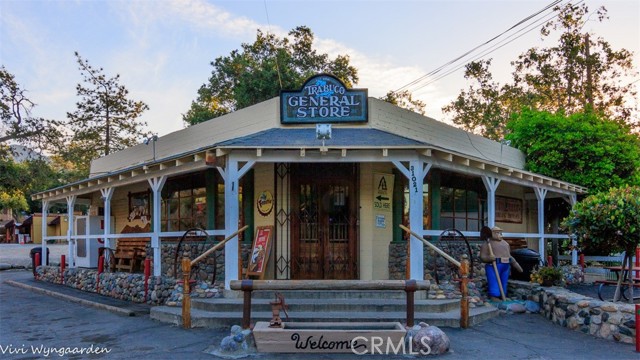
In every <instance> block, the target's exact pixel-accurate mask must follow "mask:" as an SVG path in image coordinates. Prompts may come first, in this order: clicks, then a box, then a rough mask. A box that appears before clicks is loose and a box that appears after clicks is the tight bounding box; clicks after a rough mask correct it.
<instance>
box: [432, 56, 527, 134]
mask: <svg viewBox="0 0 640 360" xmlns="http://www.w3.org/2000/svg"><path fill="white" fill-rule="evenodd" d="M489 66H491V60H480V61H477V62H476V61H474V62H471V63H469V64H467V65H466V66H465V74H464V77H465V79H467V80H474V81H475V82H477V84H476V86H474V85H471V86H469V89H468V90H466V91H465V90H462V91H461V92H460V94H459V95H458V97H457V98H456V99H455V100H454V101H453V102H452V103H451V104H449V105H447V106H445V107H443V108H442V111H444V112H445V113H453V115H454V116H453V122H454V124H457V125H460V126H462V128H463V129H465V130H467V131H472V132H476V133H479V134H480V135H482V136H484V137H486V138H489V139H492V140H500V139H502V138H503V136H504V135H503V133H504V127H505V124H506V123H507V122H508V120H509V117H510V114H512V113H514V112H516V111H517V110H519V109H520V106H521V105H520V104H521V100H522V96H521V94H520V92H519V89H517V88H514V87H512V86H510V85H504V86H500V85H499V84H498V83H496V82H495V81H493V77H492V75H491V72H490V71H489Z"/></svg>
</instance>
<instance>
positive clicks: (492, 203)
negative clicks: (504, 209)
mask: <svg viewBox="0 0 640 360" xmlns="http://www.w3.org/2000/svg"><path fill="white" fill-rule="evenodd" d="M482 182H483V183H484V187H485V188H486V189H487V212H488V214H487V217H488V219H487V220H488V221H487V226H489V227H490V228H492V227H494V226H496V190H498V185H500V179H497V178H494V177H490V176H486V175H482Z"/></svg>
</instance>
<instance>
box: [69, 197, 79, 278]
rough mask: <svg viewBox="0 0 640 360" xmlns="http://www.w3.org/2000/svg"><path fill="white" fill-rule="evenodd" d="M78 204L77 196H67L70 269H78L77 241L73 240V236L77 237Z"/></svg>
mask: <svg viewBox="0 0 640 360" xmlns="http://www.w3.org/2000/svg"><path fill="white" fill-rule="evenodd" d="M75 204H76V196H75V195H70V196H67V217H68V218H69V228H68V229H67V243H68V244H69V269H73V268H75V267H76V256H75V253H76V251H75V250H76V249H75V242H76V241H77V240H71V236H72V235H75V231H76V226H75V224H74V221H73V209H74V207H75Z"/></svg>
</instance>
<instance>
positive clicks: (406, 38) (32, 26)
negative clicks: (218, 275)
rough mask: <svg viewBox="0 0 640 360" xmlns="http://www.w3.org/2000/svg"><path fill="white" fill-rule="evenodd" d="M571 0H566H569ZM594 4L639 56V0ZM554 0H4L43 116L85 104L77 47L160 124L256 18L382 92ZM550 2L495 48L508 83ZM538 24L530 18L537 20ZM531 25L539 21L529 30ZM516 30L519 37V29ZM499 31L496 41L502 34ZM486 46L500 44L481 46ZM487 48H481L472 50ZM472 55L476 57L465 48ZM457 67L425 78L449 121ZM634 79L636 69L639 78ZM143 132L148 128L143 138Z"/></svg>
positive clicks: (168, 128)
mask: <svg viewBox="0 0 640 360" xmlns="http://www.w3.org/2000/svg"><path fill="white" fill-rule="evenodd" d="M566 1H568V0H565V2H566ZM577 1H579V0H573V2H577ZM585 1H586V4H587V5H588V6H589V8H590V9H595V8H597V7H599V6H605V7H606V8H607V10H608V14H609V20H606V21H605V22H604V23H598V22H596V21H594V20H590V21H588V22H587V23H586V24H585V29H587V30H588V31H591V32H593V33H595V34H596V35H599V36H602V37H603V38H604V39H606V40H607V41H608V42H609V43H610V44H611V45H612V47H613V48H614V49H616V50H618V49H620V48H625V49H627V50H629V51H632V52H633V53H634V64H635V67H636V69H638V68H640V1H638V0H599V1H595V0H585ZM551 2H552V1H551V0H510V1H508V0H500V1H497V0H482V1H481V0H448V1H446V0H413V1H404V0H398V1H391V0H387V1H364V0H363V1H355V0H351V1H319V0H316V1H302V0H298V1H278V0H259V1H258V0H244V1H213V0H157V1H151V0H146V1H140V0H133V1H117V0H113V1H101V0H93V1H87V0H64V1H62V0H52V1H43V0H0V64H1V65H3V66H5V68H6V69H7V70H8V71H9V72H10V73H12V74H13V75H15V78H16V80H17V82H18V83H19V84H20V85H21V86H22V87H23V88H25V89H27V90H28V96H29V98H30V99H31V100H32V101H33V102H35V103H36V104H37V106H36V107H35V108H34V110H33V114H32V115H34V116H38V117H44V118H51V119H58V120H64V119H65V118H66V113H67V112H73V111H74V110H75V103H76V101H78V100H79V99H78V98H77V96H76V91H75V87H76V85H77V84H78V83H80V82H82V77H81V75H80V72H79V70H78V66H77V62H76V59H75V57H74V52H75V51H78V52H79V53H80V55H81V56H82V57H83V58H85V59H87V60H88V61H89V63H90V64H91V65H92V66H94V67H102V68H104V71H105V73H106V74H107V75H108V76H115V75H116V74H120V76H121V83H122V84H123V85H125V86H126V87H127V88H128V90H129V91H130V97H131V98H132V99H134V100H142V101H144V102H145V103H147V105H149V108H150V110H148V111H146V112H145V113H144V114H143V116H142V120H143V121H145V122H146V123H147V124H148V130H150V131H152V132H154V133H156V134H158V135H161V136H162V135H165V134H167V133H170V132H173V131H176V130H179V129H182V128H183V127H184V126H185V125H184V123H183V121H182V114H183V113H185V112H186V111H187V110H188V109H189V106H190V104H191V101H192V100H194V99H195V98H196V96H197V90H198V88H199V87H200V86H201V85H202V84H203V83H205V82H206V81H207V79H208V78H209V76H210V74H211V70H212V67H211V65H210V63H211V62H212V61H213V60H214V59H215V58H217V57H220V56H227V55H228V54H229V53H230V52H231V51H232V50H234V49H239V48H240V46H241V44H242V43H251V42H253V41H254V40H255V36H256V30H257V29H261V30H262V31H263V32H270V33H275V34H277V35H279V36H284V35H286V33H287V32H288V31H289V30H291V29H293V28H295V27H297V26H300V25H305V26H308V27H309V28H311V30H312V31H313V33H314V34H315V47H316V49H317V50H318V51H320V52H324V53H328V54H329V55H330V56H331V57H332V58H333V57H335V56H336V55H338V54H343V55H344V54H346V55H349V57H350V60H351V64H352V65H354V66H355V67H356V68H357V69H358V72H359V77H360V81H359V82H358V84H357V85H356V87H357V88H367V89H369V96H374V97H380V96H383V95H384V94H386V93H387V91H389V90H396V89H398V88H400V87H402V86H403V85H405V84H407V83H409V82H411V81H413V80H415V79H417V78H420V77H421V76H423V75H425V74H427V73H429V72H431V71H433V70H434V69H437V68H438V67H440V66H441V65H443V64H445V63H447V62H449V61H450V60H452V59H455V58H456V57H458V56H459V55H462V54H464V53H465V52H467V51H469V50H471V49H473V48H474V47H476V46H478V45H480V44H483V43H484V42H486V41H487V40H489V39H491V38H493V37H494V36H496V35H498V34H500V33H502V32H504V31H505V30H507V29H509V28H510V27H511V26H513V25H515V24H516V23H517V22H519V21H520V20H522V19H524V18H526V17H527V16H529V15H531V14H533V13H535V12H537V11H539V10H541V9H543V8H544V7H545V6H547V5H548V4H550V3H551ZM550 14H551V13H550V12H549V11H547V12H545V13H544V14H543V16H540V17H537V18H535V19H536V20H539V21H537V22H536V21H531V22H528V23H526V24H525V26H521V27H518V28H517V30H520V29H522V32H520V33H517V34H514V33H515V31H513V32H510V33H507V36H508V35H510V34H514V35H513V36H512V37H511V38H508V39H505V37H501V38H499V39H498V40H497V41H499V40H502V39H505V42H504V43H502V44H501V45H503V46H501V47H500V48H499V49H496V50H495V51H493V52H490V53H489V54H487V55H485V56H484V58H493V62H492V68H491V70H492V72H493V74H494V78H495V79H496V80H497V81H498V82H501V83H504V82H506V81H508V80H510V79H511V76H510V74H511V72H512V68H511V65H510V62H511V61H512V60H515V59H516V58H517V56H518V55H519V54H521V53H523V52H524V51H526V50H527V49H529V48H531V47H536V46H537V47H545V46H551V45H553V42H552V41H550V40H546V41H542V40H541V37H540V34H539V28H540V26H539V25H538V26H536V23H539V22H540V21H542V20H543V19H545V18H548V16H550ZM529 25H530V26H529ZM529 29H531V31H528V32H527V30H529ZM511 40H512V41H511ZM497 41H494V42H493V43H492V44H500V43H497ZM481 50H485V51H488V50H490V48H488V47H486V48H482V49H481ZM474 54H475V55H476V56H480V55H481V54H482V51H479V52H476V53H474ZM465 59H470V58H468V57H467V58H465ZM463 65H464V62H457V63H456V64H455V66H453V67H449V68H448V69H452V70H453V69H455V68H459V70H457V71H455V72H452V73H451V74H450V75H448V76H446V77H443V78H441V79H439V80H437V81H431V80H433V79H434V78H433V77H432V78H430V79H431V80H430V81H428V82H429V84H428V85H427V86H423V85H425V84H426V83H425V82H422V83H421V86H423V87H421V88H420V89H416V87H412V88H410V90H415V91H414V96H415V97H416V98H418V99H420V100H422V101H424V102H425V103H426V104H427V107H426V115H427V116H430V117H433V118H435V119H438V120H441V121H445V122H449V121H450V117H451V115H450V114H443V113H442V111H441V108H442V107H443V106H444V105H446V104H448V103H450V102H451V101H453V100H454V99H455V97H456V96H457V95H458V94H459V92H460V90H461V89H465V88H467V87H468V86H469V83H468V82H466V80H465V79H464V78H463V69H462V66H463ZM441 73H442V72H441ZM632 81H634V79H630V80H629V82H632ZM634 86H636V87H639V86H640V83H637V82H636V83H635V84H634ZM141 141H142V139H141Z"/></svg>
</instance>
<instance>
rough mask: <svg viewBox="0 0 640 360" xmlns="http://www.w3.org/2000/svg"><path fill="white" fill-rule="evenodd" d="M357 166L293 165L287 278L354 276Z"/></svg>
mask: <svg viewBox="0 0 640 360" xmlns="http://www.w3.org/2000/svg"><path fill="white" fill-rule="evenodd" d="M357 170H358V169H357V165H356V164H351V163H350V164H306V163H303V164H292V172H291V200H292V203H291V205H292V215H293V216H292V219H291V220H292V222H291V232H292V234H291V235H292V242H291V247H292V249H291V250H292V264H291V265H292V278H293V279H357V278H358V272H357V271H358V270H357V269H358V259H357V250H358V231H357V230H358V220H357V215H358V201H357V191H356V184H357V173H358V171H357Z"/></svg>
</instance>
